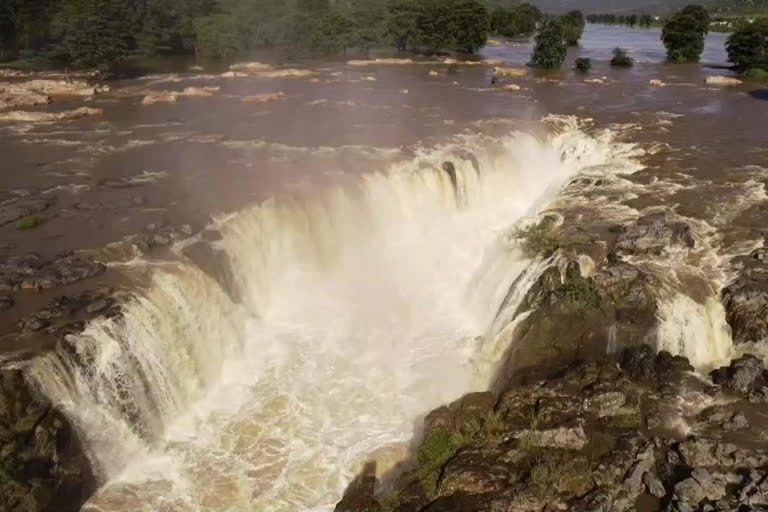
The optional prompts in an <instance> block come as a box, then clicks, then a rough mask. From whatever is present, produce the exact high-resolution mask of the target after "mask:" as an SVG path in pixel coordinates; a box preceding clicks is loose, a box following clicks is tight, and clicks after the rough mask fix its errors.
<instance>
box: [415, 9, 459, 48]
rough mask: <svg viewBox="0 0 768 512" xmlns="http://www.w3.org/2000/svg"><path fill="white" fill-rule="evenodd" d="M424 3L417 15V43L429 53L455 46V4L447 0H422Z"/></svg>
mask: <svg viewBox="0 0 768 512" xmlns="http://www.w3.org/2000/svg"><path fill="white" fill-rule="evenodd" d="M422 5H423V8H422V9H421V10H420V11H419V13H418V15H417V17H416V34H415V37H414V42H415V45H416V46H417V47H419V48H422V49H423V50H425V51H426V52H427V53H437V52H438V51H440V50H441V49H445V48H453V47H455V42H456V38H455V35H456V26H455V21H456V17H455V16H454V15H453V12H452V11H453V6H452V5H451V4H450V3H448V2H446V1H445V0H422Z"/></svg>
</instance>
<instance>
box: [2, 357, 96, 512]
mask: <svg viewBox="0 0 768 512" xmlns="http://www.w3.org/2000/svg"><path fill="white" fill-rule="evenodd" d="M0 454H1V455H2V458H0V465H1V467H2V470H3V476H2V480H0V489H2V492H0V510H9V511H10V510H14V511H28V512H38V511H39V512H45V511H52V510H79V508H80V506H81V505H82V504H83V502H84V501H85V499H86V498H87V497H88V496H90V495H91V493H93V491H94V490H95V488H96V481H95V478H94V476H93V472H92V470H91V466H90V463H89V462H88V458H87V457H86V455H85V451H84V450H83V447H82V444H81V443H80V440H79V439H78V437H77V433H76V431H75V429H74V428H73V427H72V425H71V424H70V423H69V421H68V420H67V419H66V417H65V416H64V415H62V414H61V413H59V412H58V411H57V410H55V409H53V408H51V406H50V404H48V403H45V402H41V401H40V400H39V399H38V398H37V397H36V395H34V394H33V393H31V392H30V390H29V388H28V387H27V384H26V383H25V381H24V377H23V375H22V373H21V371H19V370H0Z"/></svg>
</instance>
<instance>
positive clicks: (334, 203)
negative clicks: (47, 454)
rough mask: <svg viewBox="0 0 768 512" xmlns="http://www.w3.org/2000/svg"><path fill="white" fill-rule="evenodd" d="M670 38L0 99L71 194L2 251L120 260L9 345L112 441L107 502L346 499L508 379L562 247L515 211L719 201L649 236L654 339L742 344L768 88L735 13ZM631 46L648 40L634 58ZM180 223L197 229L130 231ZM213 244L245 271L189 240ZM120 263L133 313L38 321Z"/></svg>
mask: <svg viewBox="0 0 768 512" xmlns="http://www.w3.org/2000/svg"><path fill="white" fill-rule="evenodd" d="M659 36H660V31H659V30H656V29H629V28H625V27H614V26H603V25H587V28H586V31H585V34H584V38H583V39H582V42H581V46H580V47H579V48H573V49H571V50H570V51H569V55H568V59H567V61H566V65H565V66H564V67H563V69H562V70H561V71H554V72H540V71H536V70H532V69H528V68H526V67H525V63H526V62H527V61H528V59H529V56H530V53H531V51H532V43H531V42H530V41H512V42H501V41H495V42H492V44H490V45H489V46H487V47H485V48H484V49H483V50H482V52H481V57H482V58H483V59H485V60H484V61H481V62H454V61H452V60H445V59H435V60H426V59H422V60H419V59H415V61H413V62H403V61H379V62H376V61H373V60H371V59H366V60H362V61H349V62H347V61H327V62H317V61H312V62H292V63H283V64H281V65H275V66H273V67H272V68H270V69H269V70H263V69H260V70H252V71H251V72H250V73H244V74H242V75H239V74H238V73H231V74H229V76H225V75H222V70H217V71H213V70H206V69H195V70H186V71H183V72H179V73H167V74H157V75H150V76H143V77H140V78H137V79H132V80H125V81H120V82H117V83H114V84H111V91H110V92H108V93H105V94H99V95H97V96H94V97H93V98H89V99H83V98H78V99H69V100H62V101H56V102H54V103H53V104H51V105H50V106H47V107H37V108H36V110H40V111H47V112H62V111H67V110H72V109H75V108H80V107H91V108H96V109H101V110H102V111H103V112H102V113H101V114H97V115H91V116H87V117H85V118H82V119H76V120H71V121H56V122H27V121H2V122H0V133H2V137H1V138H0V154H1V155H2V166H1V169H2V170H0V201H3V202H4V203H3V204H10V203H11V202H12V201H17V200H19V199H20V198H22V199H30V198H38V199H42V200H47V203H50V205H49V206H47V207H46V208H45V209H44V210H43V211H42V212H41V213H40V215H41V216H43V217H44V222H43V223H42V224H41V225H40V226H38V227H36V228H34V229H30V230H22V229H17V226H16V224H15V223H8V224H6V225H3V226H0V256H3V257H8V256H15V255H22V254H26V253H29V252H36V253H38V254H39V255H40V256H41V258H52V257H54V256H55V255H57V254H60V253H62V252H63V251H85V252H84V254H88V255H92V256H95V257H96V258H97V259H99V260H100V261H102V262H103V263H104V264H105V265H106V267H107V270H106V272H105V273H104V274H101V275H99V276H98V277H96V278H94V279H92V280H86V281H84V282H78V283H75V284H72V285H69V286H68V287H63V288H56V289H54V290H42V291H38V290H35V289H31V288H29V289H28V288H24V289H20V290H13V291H12V292H8V293H9V295H12V296H13V297H14V302H15V305H14V306H13V307H11V308H10V309H8V310H7V311H4V312H0V328H2V331H0V334H3V335H4V337H3V338H2V340H3V343H4V347H0V352H2V353H3V354H6V357H7V358H9V359H10V358H12V356H13V353H15V352H16V351H18V350H22V351H23V352H28V353H29V354H28V356H29V357H27V355H25V357H24V359H25V360H26V362H25V363H24V364H25V367H26V368H27V370H26V371H27V378H28V379H29V380H30V382H32V383H33V384H34V385H35V386H36V387H37V389H39V391H40V392H41V393H43V394H44V395H45V396H46V397H48V398H49V399H50V400H52V401H53V403H54V404H56V405H58V406H59V407H61V408H62V409H63V410H64V411H65V412H66V413H67V415H68V416H69V417H70V418H71V419H72V420H73V422H74V423H75V424H76V426H77V427H78V430H79V431H80V432H81V434H82V436H83V438H84V439H85V442H86V444H87V446H88V452H89V453H88V454H89V457H90V459H91V461H92V463H93V465H94V467H95V468H96V471H97V474H98V477H99V480H100V484H101V488H100V490H99V491H98V492H97V493H96V494H95V495H94V496H93V497H92V498H91V500H90V501H89V502H88V503H87V504H86V505H85V507H84V510H88V511H127V510H131V511H139V510H146V511H150V510H180V511H181V510H211V511H213V510H216V511H235V510H258V511H264V512H267V511H280V512H282V511H321V510H332V508H333V504H334V503H336V502H337V501H338V500H339V498H340V496H341V493H342V492H343V490H344V488H345V486H346V485H347V484H348V483H349V481H350V480H351V479H352V477H353V476H354V474H355V473H356V471H358V470H359V469H360V468H361V466H362V464H363V463H364V462H365V461H366V460H368V458H370V457H371V456H374V457H375V458H376V459H377V460H378V461H379V466H380V467H381V468H383V469H386V468H391V467H393V466H394V465H395V464H396V463H397V462H398V461H399V460H400V459H402V458H403V456H404V454H405V453H406V452H407V449H408V443H409V441H410V440H411V439H412V438H413V436H414V434H418V432H415V430H414V425H416V424H418V421H419V419H420V418H421V417H422V416H423V415H424V414H425V413H426V412H427V411H429V410H430V409H431V408H434V407H437V406H439V405H440V404H442V403H445V402H448V401H451V400H453V399H455V398H457V397H459V396H461V395H462V394H464V393H467V392H469V391H472V390H483V389H487V387H488V385H489V379H490V378H491V375H492V373H493V371H494V368H495V365H496V363H498V361H499V357H500V355H501V354H502V353H503V352H504V351H505V349H506V347H508V346H509V344H510V343H513V342H514V340H512V339H510V334H509V333H510V330H509V329H508V327H509V325H514V323H515V322H516V321H517V320H518V319H516V318H515V317H514V316H513V313H514V312H515V311H516V310H517V306H519V305H520V303H519V300H522V296H524V295H525V291H526V290H527V288H526V287H529V286H530V284H531V282H532V280H533V279H535V278H536V277H537V276H538V275H540V272H541V271H542V270H543V268H544V267H545V262H543V261H538V260H531V259H530V258H527V257H526V256H525V255H524V254H522V253H521V251H520V250H519V248H518V247H516V246H515V244H514V243H513V242H512V241H511V240H510V237H509V236H508V234H509V232H510V230H511V229H512V228H514V226H516V225H519V224H520V223H521V222H526V221H527V220H530V219H532V218H535V217H536V216H537V215H540V214H542V213H544V212H548V213H551V214H554V215H555V216H556V217H557V218H558V219H559V222H561V223H562V224H563V225H566V226H568V225H574V226H579V227H581V228H583V229H585V230H587V231H589V232H590V233H592V234H593V235H594V236H595V237H610V236H611V234H610V233H611V226H614V225H616V224H617V223H619V224H620V223H623V222H629V221H633V220H636V219H638V218H639V217H642V216H645V215H649V214H655V213H659V214H664V215H667V216H670V217H674V218H678V219H684V220H685V221H686V222H687V223H688V224H690V225H692V226H693V227H694V228H693V234H692V236H693V237H694V238H695V248H694V249H692V250H689V251H678V252H672V253H666V252H665V253H664V254H655V255H653V254H649V255H646V256H644V257H642V258H638V259H637V260H635V261H633V263H634V264H637V265H638V266H639V267H640V268H643V269H644V270H647V271H648V272H651V273H653V274H654V275H657V276H658V278H659V282H660V283H661V284H660V290H659V294H660V296H662V297H663V299H662V301H661V302H662V304H663V307H661V309H660V311H659V313H658V317H659V318H658V329H657V330H656V331H654V333H653V336H654V339H653V340H652V341H654V342H655V343H656V344H657V346H659V347H660V348H666V349H668V350H670V351H671V352H673V353H677V354H684V355H686V356H687V357H688V358H689V359H690V360H691V362H692V364H693V365H694V366H695V367H696V368H697V369H699V370H702V371H705V370H707V369H709V368H712V367H714V366H715V365H718V364H720V363H722V362H724V361H727V360H728V358H729V357H730V356H732V355H733V353H734V350H735V349H734V347H733V343H732V341H731V339H730V332H729V329H728V327H727V325H726V323H725V317H724V312H723V308H722V306H721V305H720V302H719V293H720V291H721V290H722V288H723V287H724V286H726V285H727V283H728V282H729V280H731V279H732V278H733V275H734V274H733V273H734V265H733V264H732V261H733V258H734V257H736V256H739V255H744V254H748V253H749V252H750V251H752V250H754V249H755V248H756V247H760V246H762V244H763V237H764V234H765V226H768V196H766V190H765V187H766V183H767V182H768V181H767V180H768V132H766V126H768V125H767V124H766V120H768V90H767V89H768V88H766V86H765V85H764V84H763V85H761V84H758V83H744V84H742V85H738V86H735V87H724V86H718V85H710V84H708V83H707V78H708V77H710V76H722V75H726V76H730V75H731V74H730V72H729V71H728V70H727V69H725V65H726V64H727V63H726V60H727V56H726V54H725V48H724V44H725V39H726V37H727V36H726V35H724V34H717V33H714V34H710V35H709V36H708V38H707V46H706V48H705V51H704V54H703V55H702V63H701V64H690V65H689V64H685V65H672V64H667V63H665V62H664V50H663V47H662V45H661V42H660V40H659ZM616 46H622V47H624V48H627V49H628V50H629V51H630V55H631V56H632V57H633V58H634V59H635V66H634V67H632V68H629V69H613V68H611V67H610V66H609V65H608V61H609V60H610V57H611V52H612V50H613V49H614V48H615V47H616ZM577 57H590V58H591V59H592V60H593V69H592V71H591V72H590V73H589V74H588V75H584V74H580V73H577V72H576V71H574V70H572V69H571V68H572V64H573V61H574V60H575V59H576V58H577ZM495 67H501V68H509V69H513V70H516V71H511V72H509V74H507V75H503V73H502V74H501V75H502V76H499V77H498V79H497V80H496V81H495V82H492V78H493V76H494V68H495ZM498 74H499V73H497V75H498ZM190 88H195V89H190ZM204 88H207V89H204ZM201 91H202V92H201ZM171 93H176V94H171ZM157 94H162V95H163V96H164V97H165V98H166V99H167V98H168V97H173V98H174V99H175V101H174V102H167V101H159V102H154V103H152V102H151V101H149V100H147V99H146V98H148V97H152V96H155V97H156V96H157ZM146 103H152V104H146ZM27 110H35V109H27ZM446 163H450V166H448V167H446ZM47 203H46V204H47ZM165 226H167V227H173V228H174V229H176V230H177V231H175V232H174V233H176V234H178V233H182V234H183V235H184V236H179V237H178V238H173V240H170V239H169V240H160V242H158V243H156V244H155V245H156V246H162V247H153V248H149V247H147V246H146V244H145V245H142V244H135V243H132V242H130V241H125V238H126V237H129V236H131V235H135V234H137V233H145V234H146V233H150V234H152V236H154V235H155V234H160V233H162V230H163V229H165V228H164V227H165ZM206 233H207V234H206ZM211 233H214V234H211ZM190 236H191V238H189V237H190ZM203 242H205V243H206V244H209V245H210V246H211V247H213V248H214V250H215V253H216V254H220V255H223V256H222V257H223V258H224V259H226V261H227V262H228V269H229V270H228V273H227V275H226V276H224V277H222V275H216V272H211V271H210V269H209V268H207V267H205V266H204V265H201V263H200V261H198V260H196V259H195V258H192V257H191V256H190V254H191V253H190V252H188V251H187V249H189V248H190V247H192V246H194V245H195V244H196V243H203ZM150 249H152V250H150ZM550 263H551V262H550ZM96 285H99V286H111V287H115V288H118V289H119V290H121V291H122V293H123V295H122V296H123V300H124V301H125V302H124V305H123V314H122V316H120V317H116V318H109V317H97V318H93V319H89V320H88V321H87V322H86V323H85V327H84V330H83V331H82V332H81V333H75V334H68V335H67V337H66V343H64V344H65V345H66V346H67V347H69V348H67V349H64V348H62V346H61V344H58V345H56V344H55V343H54V342H53V341H51V340H48V341H40V340H36V337H35V335H34V334H30V333H27V334H26V335H25V336H24V337H19V335H18V332H17V331H18V326H17V321H18V319H19V318H20V317H21V316H23V315H25V314H28V313H29V312H31V311H34V310H35V309H36V308H39V307H41V305H42V304H44V303H45V302H46V301H47V300H49V299H50V298H51V297H54V296H57V295H62V294H73V293H80V292H81V291H83V290H87V289H89V288H93V287H94V286H96ZM511 287H512V288H513V289H515V290H518V291H519V293H517V294H515V293H512V294H509V293H508V292H509V290H510V288H511ZM4 293H6V292H3V294H4ZM510 297H511V298H510ZM516 297H518V299H519V300H518V299H516ZM515 300H518V302H515ZM609 339H610V336H609ZM611 343H613V345H612V346H611V344H610V343H609V348H608V350H616V349H617V347H616V346H615V345H616V343H619V344H620V340H619V341H618V342H617V341H616V340H613V341H611ZM54 345H56V348H53V346H54ZM30 347H46V348H45V350H43V349H40V351H37V349H35V350H32V349H30ZM14 357H15V356H14Z"/></svg>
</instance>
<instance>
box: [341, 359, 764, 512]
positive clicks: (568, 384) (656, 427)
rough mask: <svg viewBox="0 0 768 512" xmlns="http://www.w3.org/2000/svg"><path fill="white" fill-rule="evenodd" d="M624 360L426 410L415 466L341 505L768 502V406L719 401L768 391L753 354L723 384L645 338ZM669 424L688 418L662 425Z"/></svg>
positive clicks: (600, 506) (517, 510) (612, 509)
mask: <svg viewBox="0 0 768 512" xmlns="http://www.w3.org/2000/svg"><path fill="white" fill-rule="evenodd" d="M619 360H620V365H617V364H616V363H615V361H614V360H610V359H603V360H599V361H596V362H585V363H581V364H576V365H573V366H570V367H568V368H566V369H565V370H562V371H561V372H560V374H559V375H557V376H556V377H553V378H550V379H547V380H542V381H539V382H535V383H530V384H526V385H518V386H512V387H510V388H507V389H505V390H503V391H502V392H501V393H500V394H498V395H494V394H492V393H473V394H471V395H467V396H466V397H464V398H462V399H460V400H458V401H457V402H455V403H453V404H451V405H450V406H446V407H442V408H440V409H437V410H435V411H433V412H431V413H430V414H428V415H427V416H426V418H425V420H424V433H423V439H422V440H421V442H420V444H419V445H418V448H417V449H416V453H415V455H414V457H413V460H412V463H411V466H410V469H409V470H408V471H406V472H405V473H402V474H400V475H399V476H392V477H390V480H389V481H385V482H384V485H383V486H382V490H381V492H379V493H378V494H376V495H374V493H373V488H374V487H373V485H372V484H371V483H370V478H369V480H368V485H367V486H365V487H364V488H361V487H360V486H358V487H356V489H357V490H358V492H357V494H356V495H355V500H349V499H347V500H345V501H342V502H341V503H340V504H339V506H338V507H337V508H336V511H337V512H360V511H362V510H373V509H372V508H366V507H370V506H373V505H374V504H375V505H379V506H380V507H379V509H378V510H387V511H397V512H434V511H440V512H481V511H490V510H498V511H509V512H528V511H530V512H534V511H535V512H542V511H554V510H569V511H575V512H581V511H583V512H596V511H598V512H599V511H603V512H621V511H627V510H649V511H652V510H657V511H662V510H664V511H669V512H673V511H683V510H685V511H691V512H693V511H698V512H704V511H734V512H735V511H737V510H738V511H741V510H762V508H760V507H765V506H768V439H766V438H765V436H762V435H760V432H758V430H759V427H752V426H751V425H752V423H751V421H750V420H751V419H754V418H758V417H759V416H760V415H761V414H762V412H761V411H760V408H759V407H758V406H756V404H752V403H750V402H748V401H746V400H744V399H741V400H737V401H735V402H734V401H731V402H730V403H729V404H728V405H727V406H723V405H714V404H715V403H716V402H725V401H727V400H726V397H728V396H732V395H731V392H732V389H735V387H738V386H740V385H741V384H742V383H743V384H745V385H746V384H748V386H747V387H748V388H749V390H750V391H752V392H754V390H755V389H758V388H759V389H765V390H768V388H764V387H762V386H763V384H764V382H763V381H762V380H760V379H762V378H763V375H764V374H763V373H760V375H759V377H756V378H754V379H752V378H751V376H753V375H755V374H756V373H757V372H755V371H750V372H749V377H748V378H740V377H738V376H737V375H741V373H740V372H741V371H742V369H743V368H745V367H747V368H753V367H755V366H756V365H755V364H754V362H753V361H752V359H749V358H747V359H742V360H737V361H734V362H733V363H732V365H731V366H730V367H729V370H728V372H726V373H728V374H729V375H731V374H733V375H732V376H731V377H732V378H729V379H727V380H725V381H723V380H721V379H720V377H717V378H716V379H715V381H716V382H715V383H709V382H706V381H703V380H701V379H699V378H697V377H695V376H693V374H692V373H691V370H692V367H691V366H690V364H689V363H688V361H687V360H686V359H685V358H682V357H673V356H672V355H670V354H668V353H665V352H661V353H659V354H656V353H655V351H654V350H653V349H651V348H650V347H647V346H638V347H633V348H631V349H628V350H627V351H625V352H624V353H623V354H622V355H621V357H620V358H619ZM757 366H759V369H760V370H761V372H764V371H765V370H764V368H763V367H762V366H761V365H757ZM718 372H719V371H718ZM734 382H739V383H740V384H738V385H736V384H732V383H734ZM717 383H722V384H723V386H722V387H721V386H719V385H718V384H717ZM734 386H735V387H734ZM680 403H687V404H697V405H696V406H695V407H687V408H680V407H679V404H680ZM659 417H662V418H661V420H659ZM673 424H674V425H687V427H686V428H685V429H679V428H668V426H667V425H673ZM734 427H735V428H734ZM756 429H757V430H756ZM745 433H746V434H748V435H744V434H745ZM393 478H394V479H393ZM366 492H367V493H368V496H367V497H365V496H363V494H365V493H366ZM356 503H360V504H362V505H363V506H362V507H357V506H356Z"/></svg>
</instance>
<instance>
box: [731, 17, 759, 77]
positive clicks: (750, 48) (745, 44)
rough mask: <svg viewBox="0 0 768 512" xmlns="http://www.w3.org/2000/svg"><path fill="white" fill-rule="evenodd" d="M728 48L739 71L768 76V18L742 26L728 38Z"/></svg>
mask: <svg viewBox="0 0 768 512" xmlns="http://www.w3.org/2000/svg"><path fill="white" fill-rule="evenodd" d="M726 50H727V51H728V60H730V61H731V62H733V64H734V67H735V69H736V70H737V71H739V72H741V73H747V74H752V75H755V76H758V77H760V78H768V18H762V19H758V20H755V21H754V22H753V23H747V24H744V25H743V26H741V27H740V28H739V29H738V30H737V31H736V32H734V33H733V34H731V36H730V37H729V38H728V43H727V44H726Z"/></svg>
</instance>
